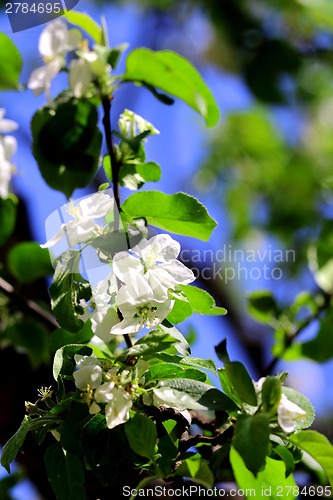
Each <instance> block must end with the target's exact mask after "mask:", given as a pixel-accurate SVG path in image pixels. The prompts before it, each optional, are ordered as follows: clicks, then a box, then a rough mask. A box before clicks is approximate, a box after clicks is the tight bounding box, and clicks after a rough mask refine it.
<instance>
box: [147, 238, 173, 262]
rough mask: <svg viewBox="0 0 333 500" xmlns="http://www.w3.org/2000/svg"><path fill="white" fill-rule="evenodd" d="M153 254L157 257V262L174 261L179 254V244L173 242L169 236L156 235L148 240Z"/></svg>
mask: <svg viewBox="0 0 333 500" xmlns="http://www.w3.org/2000/svg"><path fill="white" fill-rule="evenodd" d="M149 243H150V244H151V245H152V247H153V249H154V252H155V253H156V255H157V260H159V261H162V262H165V261H168V260H171V259H176V258H177V257H178V255H179V252H180V244H179V243H178V241H176V240H173V239H172V238H171V236H170V235H169V234H158V235H156V236H154V237H153V238H151V239H150V240H149Z"/></svg>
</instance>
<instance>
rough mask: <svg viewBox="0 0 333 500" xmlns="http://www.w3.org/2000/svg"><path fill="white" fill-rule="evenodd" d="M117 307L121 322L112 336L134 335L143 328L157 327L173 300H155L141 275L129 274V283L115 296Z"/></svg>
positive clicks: (165, 315) (114, 328)
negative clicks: (120, 314)
mask: <svg viewBox="0 0 333 500" xmlns="http://www.w3.org/2000/svg"><path fill="white" fill-rule="evenodd" d="M116 300H117V305H118V308H119V309H120V312H121V313H122V315H123V318H124V319H123V320H122V321H121V322H120V323H118V324H116V325H115V326H114V327H113V328H112V329H111V333H112V334H113V335H125V334H129V333H135V332H138V331H139V330H141V329H142V328H144V327H145V326H146V327H148V328H153V327H155V326H157V325H159V324H160V323H161V322H162V321H163V320H164V319H165V318H166V317H167V315H168V314H169V312H171V310H172V308H173V305H174V301H173V300H166V301H164V302H163V301H161V300H156V299H155V298H154V297H153V296H152V294H151V289H150V286H149V285H148V283H147V281H146V280H145V279H144V277H143V276H142V275H141V274H133V275H132V276H131V273H130V281H129V282H128V284H127V285H125V286H122V287H121V288H120V290H119V292H118V294H117V299H116Z"/></svg>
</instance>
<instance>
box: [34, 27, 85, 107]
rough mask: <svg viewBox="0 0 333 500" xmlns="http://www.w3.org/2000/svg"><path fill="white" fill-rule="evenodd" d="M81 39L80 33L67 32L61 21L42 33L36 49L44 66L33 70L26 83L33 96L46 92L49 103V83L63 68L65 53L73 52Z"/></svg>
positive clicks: (75, 31)
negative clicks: (41, 57)
mask: <svg viewBox="0 0 333 500" xmlns="http://www.w3.org/2000/svg"><path fill="white" fill-rule="evenodd" d="M81 39H82V34H81V32H80V31H79V30H76V29H72V30H68V27H67V24H66V23H65V22H64V21H62V20H61V19H56V20H55V21H52V22H51V23H50V24H48V26H47V27H46V28H45V29H44V30H43V31H42V33H41V36H40V38H39V45H38V48H39V52H40V54H41V55H42V56H43V59H44V62H45V65H44V66H41V67H39V68H37V69H35V70H34V71H33V72H32V73H31V75H30V78H29V81H28V87H29V88H30V89H31V90H33V91H34V95H35V96H39V95H41V94H42V93H43V92H46V95H47V99H48V101H49V102H50V101H51V96H50V87H51V82H52V80H53V78H54V77H55V76H56V75H57V74H58V73H59V72H60V71H61V69H62V68H63V66H64V64H65V57H66V54H67V52H70V51H72V50H75V49H76V48H77V47H78V46H79V43H80V41H81Z"/></svg>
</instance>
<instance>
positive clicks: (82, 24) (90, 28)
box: [63, 10, 103, 44]
mask: <svg viewBox="0 0 333 500" xmlns="http://www.w3.org/2000/svg"><path fill="white" fill-rule="evenodd" d="M63 15H64V17H66V19H67V20H68V21H69V22H70V23H71V24H74V25H75V26H78V27H79V28H81V29H83V30H84V31H85V32H86V33H87V34H88V35H89V36H91V38H92V39H93V40H94V41H95V42H96V43H98V44H102V43H103V32H102V29H101V28H100V27H99V26H98V24H97V23H96V22H95V21H94V20H93V19H92V18H91V17H90V16H89V15H88V14H84V13H83V12H77V11H74V10H68V11H67V12H65V13H64V14H63Z"/></svg>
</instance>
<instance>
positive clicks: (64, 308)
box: [49, 250, 91, 333]
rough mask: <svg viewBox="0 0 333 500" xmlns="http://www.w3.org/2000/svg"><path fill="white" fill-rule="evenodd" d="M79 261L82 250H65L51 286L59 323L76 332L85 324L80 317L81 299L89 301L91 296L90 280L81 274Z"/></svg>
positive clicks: (52, 300) (51, 294) (53, 308)
mask: <svg viewBox="0 0 333 500" xmlns="http://www.w3.org/2000/svg"><path fill="white" fill-rule="evenodd" d="M79 263H80V252H76V251H73V250H68V251H66V252H64V253H63V254H62V255H61V256H60V257H59V259H58V262H57V266H56V269H55V273H54V277H53V282H52V284H51V286H50V288H49V292H50V297H51V307H52V311H53V314H54V315H55V317H56V319H57V321H58V323H59V325H61V326H62V327H63V328H65V329H66V330H69V331H70V332H74V333H76V332H78V331H80V330H81V329H82V328H83V325H84V323H83V321H82V319H80V313H81V309H82V308H81V309H80V306H79V303H80V300H81V299H84V300H86V301H88V300H89V299H90V297H91V288H90V285H89V282H88V281H87V280H85V279H84V278H82V276H81V275H80V274H79ZM82 312H83V310H82Z"/></svg>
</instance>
